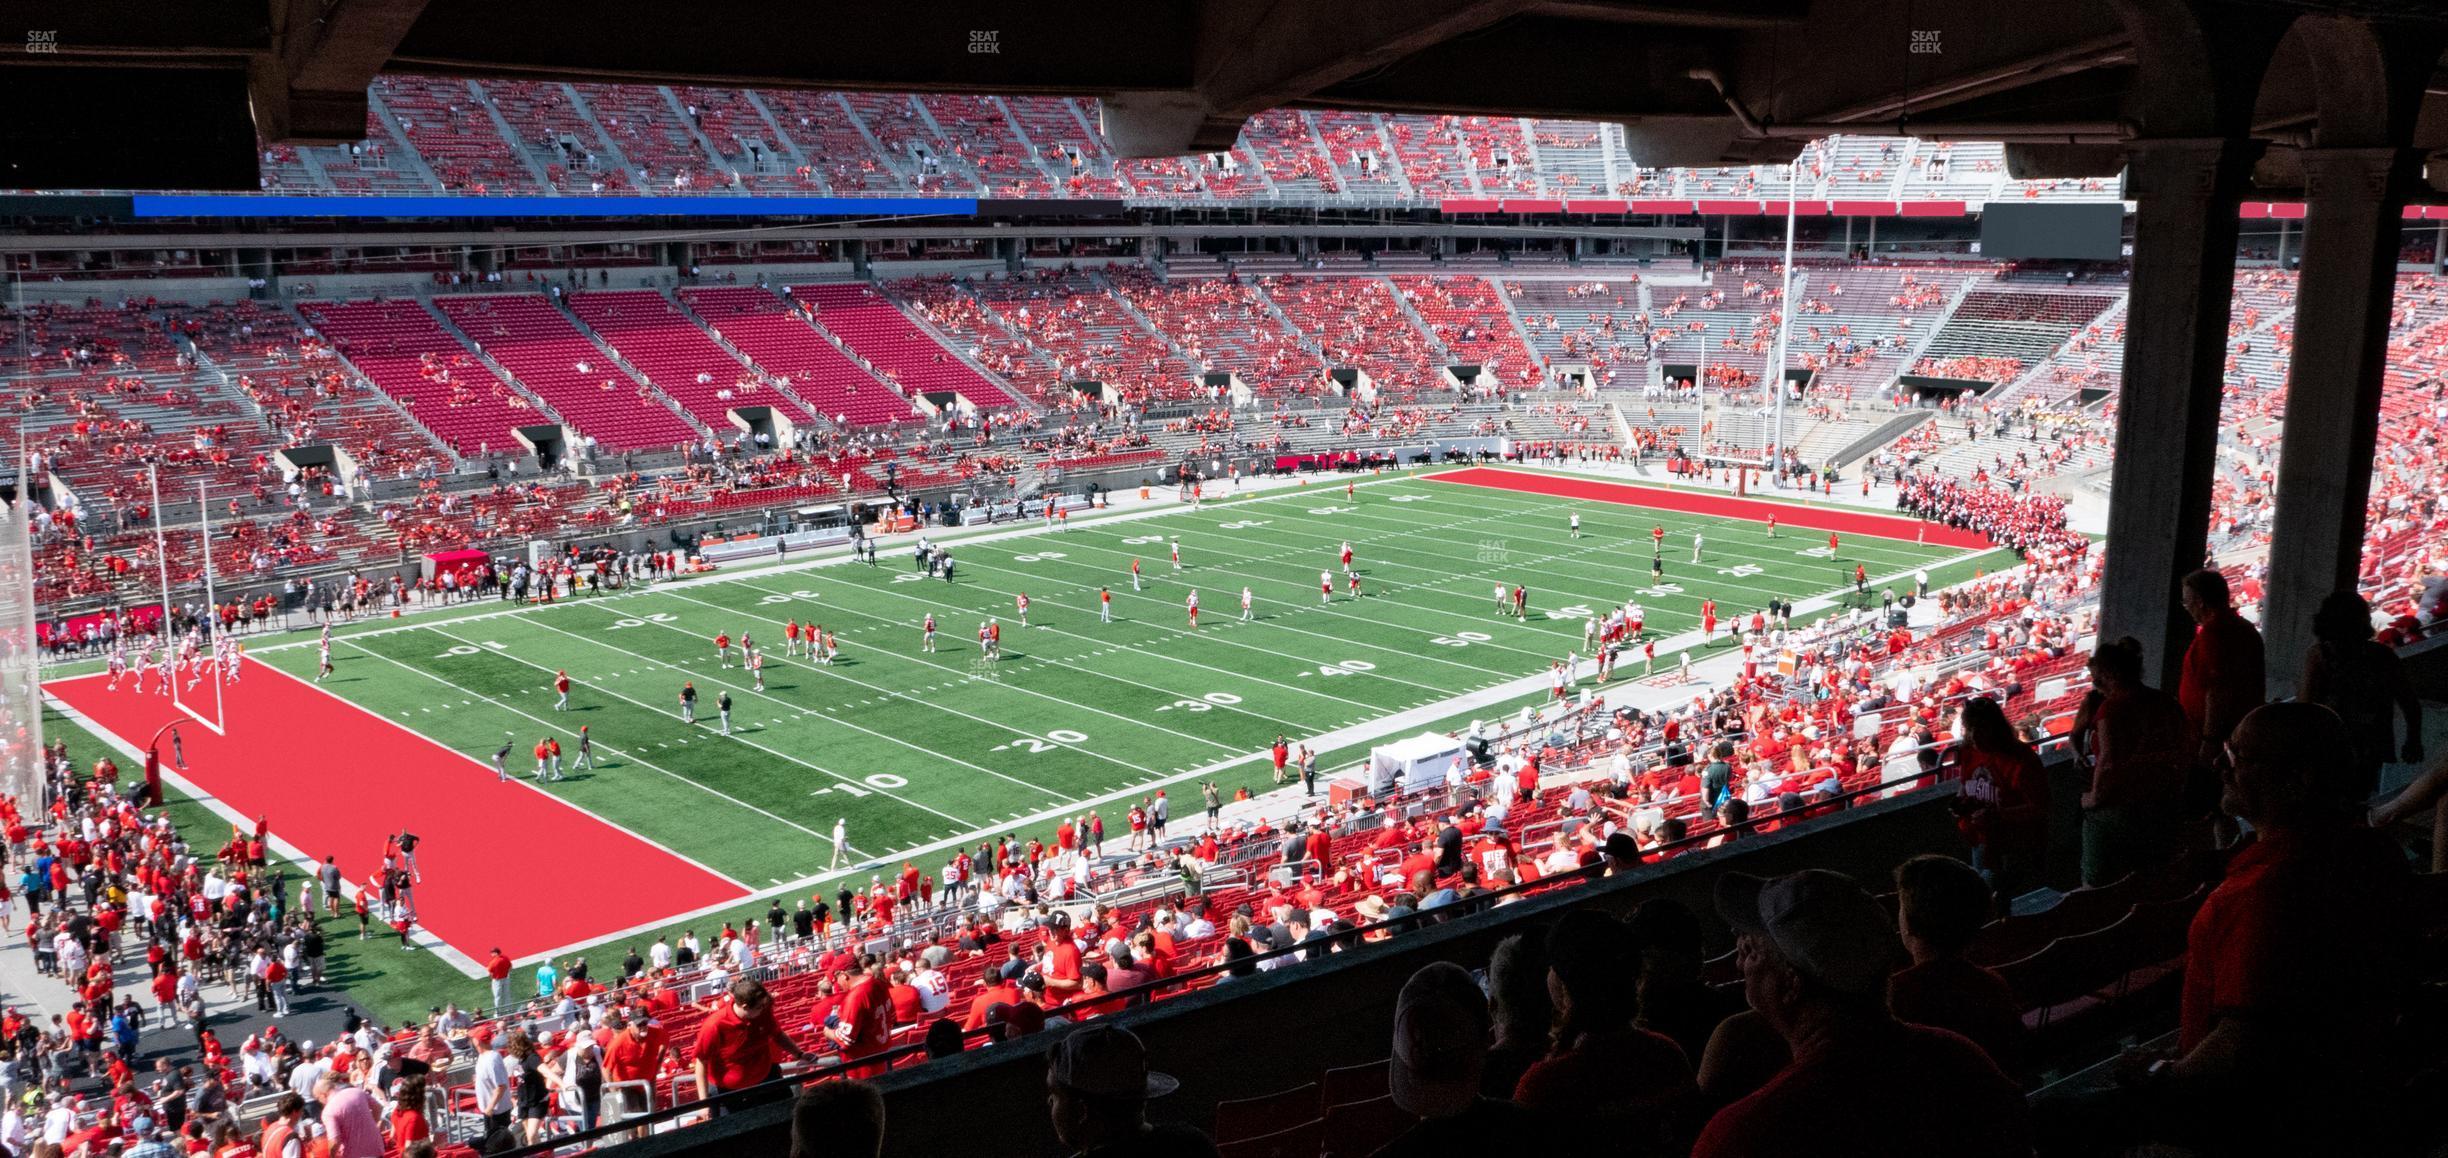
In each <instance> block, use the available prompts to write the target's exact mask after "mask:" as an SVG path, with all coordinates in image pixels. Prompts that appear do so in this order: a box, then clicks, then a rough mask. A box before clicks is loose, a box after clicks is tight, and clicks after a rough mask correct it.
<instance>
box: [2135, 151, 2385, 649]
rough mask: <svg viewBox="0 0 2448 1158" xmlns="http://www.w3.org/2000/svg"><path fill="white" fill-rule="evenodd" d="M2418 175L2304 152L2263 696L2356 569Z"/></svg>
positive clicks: (2364, 160)
mask: <svg viewBox="0 0 2448 1158" xmlns="http://www.w3.org/2000/svg"><path fill="white" fill-rule="evenodd" d="M2421 164H2422V159H2421V154H2420V153H2419V152H2417V151H2415V150H2411V149H2394V148H2368V149H2306V150H2304V151H2303V165H2304V184H2305V191H2306V193H2307V195H2308V196H2307V199H2306V200H2307V205H2306V208H2305V216H2304V238H2303V284H2302V285H2301V286H2299V287H2298V288H2297V291H2296V294H2295V352H2294V359H2293V363H2292V366H2291V369H2290V371H2289V374H2288V379H2287V380H2288V386H2287V399H2286V440H2285V446H2286V453H2285V454H2283V455H2282V456H2280V458H2279V462H2278V495H2277V498H2278V513H2277V520H2276V523H2275V525H2274V527H2273V529H2272V533H2271V537H2270V563H2269V585H2268V588H2269V590H2268V598H2267V600H2266V602H2265V603H2264V604H2263V611H2262V616H2261V634H2262V639H2263V641H2264V643H2265V644H2266V647H2267V654H2268V657H2269V686H2270V694H2271V695H2272V696H2288V695H2293V694H2294V692H2295V680H2296V677H2297V676H2298V675H2300V674H2302V671H2303V654H2304V649H2305V648H2306V647H2308V646H2309V645H2310V644H2311V641H2312V612H2313V610H2314V609H2315V608H2317V607H2319V606H2320V601H2321V599H2322V598H2323V597H2325V596H2327V595H2328V594H2329V593H2330V592H2331V591H2335V590H2339V589H2341V588H2347V589H2351V588H2352V587H2353V586H2354V582H2355V577H2356V575H2357V574H2358V573H2359V572H2360V571H2361V568H2362V561H2363V521H2364V520H2363V515H2364V505H2365V503H2366V502H2367V501H2368V500H2369V498H2370V496H2371V470H2372V455H2373V448H2374V446H2375V445H2376V444H2377V441H2378V438H2379V432H2380V385H2381V378H2382V376H2383V374H2385V373H2386V371H2387V369H2388V319H2389V306H2390V301H2391V297H2392V295H2393V294H2394V293H2395V290H2396V280H2397V242H2398V236H2399V234H2400V232H2401V229H2400V226H2399V221H2400V220H2401V215H2402V214H2403V213H2404V211H2405V201H2406V194H2407V192H2408V190H2409V186H2410V184H2411V182H2412V180H2413V177H2414V175H2415V174H2416V173H2417V172H2419V171H2420V166H2421ZM2120 481H2121V480H2120Z"/></svg>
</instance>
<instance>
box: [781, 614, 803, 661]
mask: <svg viewBox="0 0 2448 1158" xmlns="http://www.w3.org/2000/svg"><path fill="white" fill-rule="evenodd" d="M782 654H784V655H797V654H799V621H798V620H796V619H793V620H790V621H789V622H787V623H784V624H783V625H782Z"/></svg>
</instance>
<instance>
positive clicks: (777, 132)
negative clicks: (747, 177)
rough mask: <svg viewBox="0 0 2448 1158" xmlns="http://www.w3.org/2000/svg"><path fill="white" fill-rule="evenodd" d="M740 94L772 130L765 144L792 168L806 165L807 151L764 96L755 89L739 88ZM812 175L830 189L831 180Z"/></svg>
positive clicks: (820, 175)
mask: <svg viewBox="0 0 2448 1158" xmlns="http://www.w3.org/2000/svg"><path fill="white" fill-rule="evenodd" d="M740 95H741V96H744V97H746V98H748V107H750V108H753V109H755V110H756V112H757V116H758V117H760V118H762V119H763V120H764V122H765V126H766V127H767V128H769V129H772V130H773V136H772V137H770V138H767V140H766V144H767V145H769V146H771V147H772V148H774V149H779V150H781V152H782V154H783V155H784V156H786V157H788V158H790V161H789V164H790V167H791V168H792V169H793V170H797V169H801V168H806V167H807V166H808V159H807V152H806V151H805V150H803V149H801V148H800V147H799V142H798V141H796V140H793V139H792V138H791V135H790V131H789V130H788V129H785V128H784V127H783V126H782V118H780V117H777V116H775V115H774V111H773V106H771V105H768V104H766V103H765V98H763V97H761V96H758V95H757V91H756V90H755V89H752V88H744V89H741V90H740ZM811 172H813V171H812V170H811ZM814 175H815V177H816V179H817V180H818V181H819V182H822V183H823V184H824V187H825V189H826V191H827V192H830V191H832V189H833V184H832V182H830V181H825V179H824V175H823V174H821V173H816V174H814Z"/></svg>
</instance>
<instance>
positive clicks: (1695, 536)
mask: <svg viewBox="0 0 2448 1158" xmlns="http://www.w3.org/2000/svg"><path fill="white" fill-rule="evenodd" d="M1699 561H1700V532H1698V531H1693V532H1692V562H1694V563H1697V562H1699Z"/></svg>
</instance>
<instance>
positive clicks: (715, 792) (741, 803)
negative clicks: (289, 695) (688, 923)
mask: <svg viewBox="0 0 2448 1158" xmlns="http://www.w3.org/2000/svg"><path fill="white" fill-rule="evenodd" d="M454 638H456V637H454ZM332 642H334V643H347V644H348V645H349V646H351V647H354V648H356V649H357V650H358V651H361V652H364V653H365V654H367V655H369V656H372V657H373V658H375V659H379V660H382V661H383V662H385V663H389V664H395V665H397V666H399V667H402V668H405V669H407V670H409V671H411V672H415V673H416V674H418V675H421V676H424V677H425V678H426V679H429V680H432V681H434V682H435V683H438V684H441V685H443V686H444V687H457V685H455V684H452V683H451V682H450V681H449V680H446V679H443V678H442V677H441V676H440V675H439V674H436V673H434V672H430V671H427V670H425V669H424V668H421V667H418V666H416V665H415V664H412V663H408V662H406V661H404V660H400V659H396V658H393V657H391V656H388V655H384V654H383V653H381V652H379V651H376V650H374V649H373V648H370V647H367V646H365V645H364V644H362V643H358V642H356V641H355V640H340V639H334V640H333V641H332ZM486 650H487V651H488V652H491V650H492V649H490V648H488V649H486ZM493 654H500V653H498V652H494V653H493ZM284 674H286V673H285V672H284ZM291 678H293V679H294V678H296V677H294V676H292V677H291ZM316 690H318V691H323V692H325V694H327V695H334V696H337V693H333V692H330V691H329V690H328V689H324V688H320V687H318V688H317V689H316ZM459 690H461V691H465V690H467V689H464V688H460V689H459ZM475 695H476V696H477V698H479V699H481V700H483V701H484V702H486V703H488V704H491V705H493V706H494V707H496V708H500V709H501V710H503V711H505V712H508V713H510V714H511V715H514V716H521V717H524V718H526V719H528V720H532V721H534V722H536V723H538V724H542V725H544V726H545V727H546V728H548V729H551V730H553V731H559V730H561V729H560V725H558V724H555V723H554V722H553V721H551V720H547V719H545V718H544V717H542V716H539V715H536V714H534V713H532V712H524V711H520V710H519V709H517V708H514V707H511V706H510V705H508V704H505V703H503V702H501V701H500V700H497V699H494V698H493V697H492V696H489V695H486V694H485V693H483V692H477V693H475ZM339 698H341V699H342V702H347V700H346V698H345V697H339ZM596 746H597V747H599V748H602V749H603V750H604V751H606V752H610V753H612V754H613V755H615V756H619V757H621V758H623V759H625V760H630V761H633V762H635V763H636V764H637V765H638V766H639V767H641V768H646V769H649V770H651V771H655V772H660V773H662V774H663V775H665V776H669V777H671V778H672V779H674V780H677V781H679V782H681V783H683V784H686V785H688V786H689V787H691V788H695V789H697V790H698V791H700V792H703V793H705V794H707V795H709V796H717V797H721V798H722V799H723V801H725V802H726V803H729V804H733V805H737V806H738V807H741V808H745V809H747V810H748V811H750V812H753V813H756V814H757V815H759V816H762V817H764V818H766V819H767V820H771V821H773V822H774V823H776V824H782V825H787V826H789V827H791V828H795V829H798V830H799V831H801V832H804V833H806V834H808V835H809V836H812V837H815V838H816V839H818V840H821V841H823V842H825V844H826V845H827V846H830V845H831V844H832V843H833V838H832V836H831V835H829V834H827V833H822V832H818V831H816V830H815V829H813V828H809V827H808V826H806V825H804V824H800V823H799V822H797V821H794V820H792V819H790V818H788V817H785V816H778V815H776V814H774V813H771V812H767V811H766V810H764V809H762V808H759V807H757V806H756V805H753V804H750V803H748V802H747V801H745V800H742V799H740V798H739V797H736V796H733V795H731V794H730V793H727V792H724V791H722V790H721V789H718V788H714V787H712V786H710V785H707V784H702V783H699V782H698V781H695V780H691V779H689V778H688V777H686V776H682V775H680V774H679V773H677V772H673V771H671V770H670V769H668V768H664V767H662V766H660V765H658V764H656V763H655V762H653V761H651V760H648V759H646V758H645V757H643V756H640V755H637V754H636V753H634V752H624V751H622V750H621V749H619V748H615V747H613V746H612V745H610V744H598V745H596ZM460 755H462V756H467V757H468V759H470V760H475V761H476V763H477V764H479V765H483V764H484V761H483V760H481V759H479V758H477V757H475V756H468V754H467V753H465V752H461V753H460ZM511 779H512V780H514V781H517V782H519V783H520V784H521V785H524V786H526V787H529V788H534V790H535V791H537V792H544V790H543V789H541V788H535V786H534V785H531V784H527V782H526V780H525V779H524V778H523V777H518V776H513V777H511ZM861 787H865V786H864V785H861ZM544 794H545V795H546V796H552V793H549V792H545V793H544ZM552 798H553V799H555V800H559V801H561V803H563V804H567V805H569V806H570V807H572V808H577V807H578V806H577V805H576V804H571V803H570V802H569V801H568V800H565V799H563V798H562V797H559V796H552ZM580 811H586V810H584V809H580ZM587 815H589V816H594V817H595V819H597V820H600V821H603V823H605V824H611V823H612V822H611V821H609V820H604V818H603V817H601V816H598V815H596V814H595V813H593V812H587ZM614 827H619V826H617V825H615V826H614ZM623 831H627V830H626V829H624V830H623ZM630 835H632V836H636V835H637V834H636V833H631V834H630ZM638 839H639V840H644V841H646V843H648V844H652V845H655V846H656V847H657V848H664V849H665V850H666V851H670V850H669V849H668V848H667V847H666V846H664V845H662V844H660V843H659V842H656V841H652V840H646V838H645V837H643V836H638ZM845 847H849V846H845ZM850 851H851V852H853V853H856V852H857V851H858V850H857V849H856V848H850ZM672 855H674V856H680V854H679V853H677V852H673V853H672ZM681 859H682V860H688V859H689V858H687V857H681ZM689 863H691V864H695V863H696V862H695V861H693V860H691V861H689ZM698 867H699V868H705V866H704V865H698ZM706 871H707V872H714V870H713V869H710V868H707V869H706ZM714 875H716V876H720V877H722V878H723V879H724V880H729V881H731V883H732V884H735V885H739V886H740V887H741V888H743V889H744V888H747V887H748V886H747V885H746V884H744V883H742V882H740V881H736V880H732V879H731V878H730V877H728V876H724V874H722V873H714Z"/></svg>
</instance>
